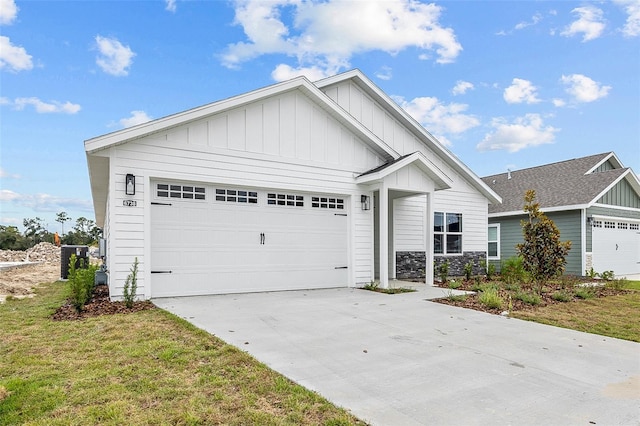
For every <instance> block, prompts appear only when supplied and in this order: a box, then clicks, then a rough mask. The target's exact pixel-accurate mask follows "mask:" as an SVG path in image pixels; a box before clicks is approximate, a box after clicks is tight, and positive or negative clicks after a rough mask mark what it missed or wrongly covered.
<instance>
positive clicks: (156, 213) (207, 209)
mask: <svg viewBox="0 0 640 426" xmlns="http://www.w3.org/2000/svg"><path fill="white" fill-rule="evenodd" d="M305 198H306V199H305V203H304V205H303V206H279V205H268V204H267V203H266V199H267V197H266V192H261V193H259V195H258V199H259V201H262V204H260V203H254V204H248V203H246V204H244V203H242V204H241V203H235V202H233V203H231V202H224V201H223V202H218V201H217V200H210V202H201V200H198V201H196V200H171V201H172V203H171V206H163V205H153V206H152V209H151V211H152V212H151V218H152V220H151V222H152V232H151V234H152V235H151V251H152V256H151V257H152V262H151V263H152V267H151V270H152V271H154V270H155V271H165V272H166V271H171V273H170V274H169V273H165V274H157V273H156V274H152V276H151V279H152V282H151V292H152V297H163V296H177V295H196V294H216V293H240V292H252V291H276V290H291V289H308V288H328V287H337V286H346V285H347V283H348V270H347V269H346V266H347V264H348V262H347V259H348V252H347V238H348V218H347V217H346V211H345V210H341V211H339V212H336V211H335V209H334V210H329V209H328V208H327V209H318V208H315V209H314V208H312V207H311V203H310V202H308V201H307V199H308V200H310V198H309V197H308V196H307V197H305ZM336 213H338V214H336ZM262 235H264V237H262Z"/></svg>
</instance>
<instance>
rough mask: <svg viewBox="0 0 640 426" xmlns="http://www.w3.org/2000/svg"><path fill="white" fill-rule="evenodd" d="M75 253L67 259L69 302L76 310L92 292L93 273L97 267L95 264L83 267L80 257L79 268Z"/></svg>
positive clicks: (85, 301) (79, 308)
mask: <svg viewBox="0 0 640 426" xmlns="http://www.w3.org/2000/svg"><path fill="white" fill-rule="evenodd" d="M76 259H77V257H76V255H75V254H72V255H71V258H70V259H69V275H68V278H69V280H68V282H69V290H70V293H71V303H72V304H73V307H74V308H76V310H77V311H78V312H80V311H81V310H82V308H84V305H86V304H87V302H88V301H89V299H90V298H91V294H92V293H93V286H94V280H95V274H96V271H97V269H98V267H97V266H96V265H87V266H86V267H85V263H84V259H80V268H79V269H77V268H76Z"/></svg>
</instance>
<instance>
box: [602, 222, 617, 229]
mask: <svg viewBox="0 0 640 426" xmlns="http://www.w3.org/2000/svg"><path fill="white" fill-rule="evenodd" d="M604 227H605V228H608V229H615V227H616V223H615V222H609V221H608V220H605V221H604Z"/></svg>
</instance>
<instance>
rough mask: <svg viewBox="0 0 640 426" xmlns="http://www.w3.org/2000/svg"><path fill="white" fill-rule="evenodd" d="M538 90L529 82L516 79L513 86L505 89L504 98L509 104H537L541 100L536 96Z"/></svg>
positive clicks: (512, 83)
mask: <svg viewBox="0 0 640 426" xmlns="http://www.w3.org/2000/svg"><path fill="white" fill-rule="evenodd" d="M537 90H538V88H537V87H536V86H534V85H533V84H531V82H530V81H529V80H523V79H521V78H514V79H513V81H512V82H511V86H509V87H507V88H506V89H504V93H503V95H502V97H503V98H504V100H505V101H506V102H507V103H509V104H521V103H523V102H525V103H528V104H535V103H537V102H540V99H538V97H537V96H536V91H537Z"/></svg>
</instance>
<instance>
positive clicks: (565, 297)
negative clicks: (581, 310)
mask: <svg viewBox="0 0 640 426" xmlns="http://www.w3.org/2000/svg"><path fill="white" fill-rule="evenodd" d="M551 297H552V298H553V300H556V301H558V302H570V301H571V300H573V294H571V293H569V292H568V291H566V290H559V291H556V292H555V293H553V294H552V295H551Z"/></svg>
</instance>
